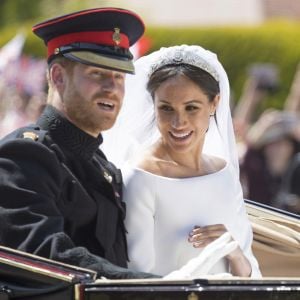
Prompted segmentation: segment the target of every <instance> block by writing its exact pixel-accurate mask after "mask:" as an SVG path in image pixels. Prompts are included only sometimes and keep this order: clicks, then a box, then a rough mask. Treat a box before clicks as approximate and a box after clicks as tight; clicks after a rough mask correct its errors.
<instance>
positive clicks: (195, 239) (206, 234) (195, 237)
mask: <svg viewBox="0 0 300 300" xmlns="http://www.w3.org/2000/svg"><path fill="white" fill-rule="evenodd" d="M225 232H228V230H227V229H226V227H225V226H224V225H223V224H215V225H209V226H204V227H200V226H195V227H194V229H193V230H192V231H191V232H190V233H189V237H188V241H189V242H190V243H192V245H193V247H195V248H203V247H206V246H207V245H209V244H210V243H212V242H213V241H215V240H216V239H218V238H219V237H220V236H221V235H223V234H224V233H225ZM231 240H233V238H232V237H231ZM226 258H227V259H228V261H229V265H230V271H231V273H232V274H233V275H235V276H243V277H249V276H250V275H251V265H250V263H249V261H248V259H247V258H246V256H245V255H244V253H243V251H242V249H241V248H240V246H238V247H236V248H235V249H234V250H233V251H232V252H230V253H229V254H227V255H226Z"/></svg>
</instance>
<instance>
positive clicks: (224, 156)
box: [106, 45, 260, 277]
mask: <svg viewBox="0 0 300 300" xmlns="http://www.w3.org/2000/svg"><path fill="white" fill-rule="evenodd" d="M136 70H137V75H136V76H135V77H133V78H132V79H128V82H129V86H127V92H128V94H127V99H128V102H125V103H124V105H125V107H124V110H123V111H122V115H121V117H120V120H119V125H117V126H116V128H115V130H116V131H117V130H118V129H119V128H123V129H124V127H126V129H127V133H126V134H122V136H121V135H119V136H118V137H116V136H114V141H116V140H119V141H120V138H121V137H123V138H124V137H126V141H127V142H128V137H130V139H134V140H135V145H138V144H139V145H142V146H143V147H144V148H145V150H144V151H143V152H142V155H140V156H139V158H138V159H135V161H134V162H132V161H131V162H130V164H127V165H126V166H125V167H124V168H123V174H124V183H125V190H124V197H125V198H124V199H125V201H126V204H127V217H126V226H127V230H128V246H129V258H130V267H131V268H133V269H136V270H143V271H148V272H152V273H155V274H160V275H166V274H169V273H170V272H172V271H174V270H176V269H179V268H180V267H182V266H183V265H185V264H186V263H187V262H188V261H189V260H190V259H191V258H193V257H195V256H197V255H198V254H199V252H201V251H202V250H203V248H204V247H205V246H206V245H208V244H210V243H211V242H212V241H214V240H216V239H217V238H219V237H220V236H221V235H223V234H224V233H225V232H226V231H229V232H230V234H231V237H232V239H234V240H236V241H237V242H238V244H239V247H237V248H236V249H235V250H233V251H232V252H231V253H229V254H228V255H226V257H225V258H224V259H221V260H219V262H218V263H217V264H216V265H215V266H214V267H213V268H212V269H211V270H210V271H209V274H215V273H224V272H230V273H232V274H233V275H237V276H245V277H246V276H253V277H255V276H259V275H260V272H259V270H258V266H257V262H256V260H255V258H254V257H253V255H252V252H251V242H252V231H251V226H250V223H249V221H248V219H247V216H246V212H245V207H244V203H243V197H242V192H241V186H240V183H239V179H238V178H239V173H238V160H237V155H236V150H235V140H234V135H233V129H232V122H231V116H230V109H229V84H228V79H227V75H226V73H225V71H224V69H223V67H222V66H221V64H220V63H219V61H218V60H217V57H216V55H215V54H213V53H211V52H209V51H207V50H204V49H203V48H201V47H199V46H186V45H183V46H175V47H170V48H162V49H161V50H159V51H157V52H154V53H152V54H150V55H148V56H147V57H144V58H141V59H140V60H139V61H138V62H137V63H136ZM146 88H147V91H148V93H145V91H146ZM143 96H146V97H143ZM149 96H150V98H151V99H150V100H149ZM145 98H147V99H145ZM127 111H128V113H127ZM134 112H135V113H134ZM128 115H129V116H131V118H129V117H128ZM153 116H155V118H154V119H153ZM153 120H154V122H153ZM130 121H131V122H130ZM151 124H152V125H153V124H155V125H156V126H152V128H150V127H149V125H151ZM157 129H158V130H157ZM123 131H124V130H123ZM126 141H124V143H126ZM115 149H118V150H120V147H115ZM106 151H108V152H107V153H109V150H106ZM125 152H126V151H125ZM126 153H128V151H127V152H126ZM131 154H132V152H131ZM132 156H133V155H132ZM135 158H137V156H136V155H135Z"/></svg>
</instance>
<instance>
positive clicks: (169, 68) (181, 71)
mask: <svg viewBox="0 0 300 300" xmlns="http://www.w3.org/2000/svg"><path fill="white" fill-rule="evenodd" d="M178 75H184V76H186V77H187V78H189V79H190V80H192V81H193V82H194V83H195V84H197V85H198V86H199V87H200V88H201V90H202V91H203V92H204V94H206V95H207V97H208V99H209V101H213V99H214V98H215V97H216V95H218V94H219V93H220V88H219V83H218V82H217V81H216V80H215V79H214V78H213V77H212V76H211V75H210V74H209V73H208V72H206V71H204V70H202V69H200V68H198V67H195V66H192V65H188V64H173V65H165V66H163V67H161V68H160V69H158V70H156V71H155V72H154V73H153V74H152V75H151V76H150V78H149V81H148V84H147V90H148V92H149V93H150V94H151V96H152V98H153V99H154V93H155V91H156V90H157V89H158V88H159V86H160V85H161V84H162V83H163V82H164V81H166V80H168V79H170V78H172V77H175V76H178Z"/></svg>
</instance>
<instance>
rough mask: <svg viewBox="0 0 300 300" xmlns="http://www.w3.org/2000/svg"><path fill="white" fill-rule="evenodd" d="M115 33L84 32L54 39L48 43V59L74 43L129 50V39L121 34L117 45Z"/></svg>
mask: <svg viewBox="0 0 300 300" xmlns="http://www.w3.org/2000/svg"><path fill="white" fill-rule="evenodd" d="M113 34H114V31H101V32H99V31H83V32H73V33H68V34H64V35H60V36H58V37H56V38H53V39H52V40H50V41H49V42H48V43H47V47H48V57H50V56H51V55H53V54H54V53H55V49H56V48H59V47H61V46H66V45H69V44H72V43H76V42H77V43H80V42H82V43H93V44H99V45H106V46H118V47H122V48H126V49H128V48H129V40H128V37H127V36H126V35H125V34H123V33H119V35H120V41H119V42H118V43H116V41H115V40H114V39H113Z"/></svg>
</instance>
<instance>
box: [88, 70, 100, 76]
mask: <svg viewBox="0 0 300 300" xmlns="http://www.w3.org/2000/svg"><path fill="white" fill-rule="evenodd" d="M90 75H91V76H92V77H101V76H102V73H101V72H99V71H93V72H91V73H90Z"/></svg>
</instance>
